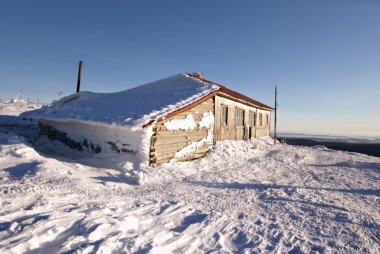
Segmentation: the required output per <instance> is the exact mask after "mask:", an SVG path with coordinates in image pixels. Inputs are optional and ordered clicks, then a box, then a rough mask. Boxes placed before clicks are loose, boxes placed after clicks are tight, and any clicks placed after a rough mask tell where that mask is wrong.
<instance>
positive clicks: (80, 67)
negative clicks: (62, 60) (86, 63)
mask: <svg viewBox="0 0 380 254" xmlns="http://www.w3.org/2000/svg"><path fill="white" fill-rule="evenodd" d="M81 77H82V61H79V70H78V82H77V93H79V91H80V79H81Z"/></svg>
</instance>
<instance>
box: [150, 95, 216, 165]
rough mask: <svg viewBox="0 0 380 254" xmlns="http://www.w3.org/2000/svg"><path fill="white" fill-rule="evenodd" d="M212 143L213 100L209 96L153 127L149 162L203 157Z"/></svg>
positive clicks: (155, 162)
mask: <svg viewBox="0 0 380 254" xmlns="http://www.w3.org/2000/svg"><path fill="white" fill-rule="evenodd" d="M213 142H214V101H213V98H210V99H208V100H206V101H204V102H202V103H200V104H198V105H196V106H194V107H192V108H190V109H188V110H186V111H184V112H181V113H178V114H177V115H175V116H173V117H170V118H168V119H166V120H165V121H162V122H159V123H156V124H155V126H154V127H153V136H152V146H151V152H150V161H151V163H152V164H157V163H162V162H168V161H171V160H175V161H185V160H191V159H196V158H199V157H202V156H204V155H205V154H206V152H207V151H208V150H209V149H210V148H211V147H212V145H213Z"/></svg>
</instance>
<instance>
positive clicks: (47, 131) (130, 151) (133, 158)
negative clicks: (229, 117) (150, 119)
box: [39, 120, 152, 164]
mask: <svg viewBox="0 0 380 254" xmlns="http://www.w3.org/2000/svg"><path fill="white" fill-rule="evenodd" d="M39 128H40V134H42V135H46V136H48V137H49V138H51V139H56V140H59V141H62V142H64V143H66V144H67V145H69V146H71V147H73V148H76V149H78V150H81V151H88V152H93V153H100V152H101V153H108V152H113V153H120V154H121V156H124V157H125V159H126V161H130V162H133V163H138V164H140V163H144V164H145V163H148V158H149V147H150V139H151V135H152V134H151V127H148V128H145V129H139V130H132V129H131V128H128V127H120V126H117V125H109V126H107V125H99V124H98V125H96V124H89V123H82V122H75V121H65V122H59V121H52V120H39Z"/></svg>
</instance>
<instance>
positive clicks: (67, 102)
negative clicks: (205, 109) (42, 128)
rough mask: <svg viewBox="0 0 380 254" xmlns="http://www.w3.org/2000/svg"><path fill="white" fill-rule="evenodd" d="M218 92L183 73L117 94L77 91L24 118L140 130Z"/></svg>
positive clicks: (212, 86)
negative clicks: (112, 125)
mask: <svg viewBox="0 0 380 254" xmlns="http://www.w3.org/2000/svg"><path fill="white" fill-rule="evenodd" d="M217 89H219V87H218V86H216V85H212V84H209V83H205V82H202V81H200V80H198V79H195V78H193V77H191V76H189V75H187V74H177V75H174V76H171V77H168V78H165V79H161V80H158V81H155V82H152V83H148V84H146V85H142V86H138V87H135V88H132V89H128V90H125V91H122V92H118V93H92V92H80V93H79V96H78V94H74V95H70V96H68V97H64V98H62V99H61V100H59V101H57V102H55V103H53V104H52V105H49V106H46V107H43V108H42V109H40V110H37V111H34V112H28V113H26V114H25V115H28V116H33V117H35V118H44V119H54V120H60V121H69V120H73V119H74V120H78V121H86V122H96V123H102V124H107V125H108V124H117V125H120V126H130V127H137V128H141V126H142V125H144V124H146V123H148V122H149V121H151V120H156V119H157V118H159V117H162V116H165V115H166V114H168V113H170V112H172V111H175V110H177V109H179V108H182V107H184V106H186V105H189V104H190V103H192V102H194V101H196V100H198V99H200V98H202V97H203V96H205V95H207V94H209V93H211V92H213V91H215V90H217Z"/></svg>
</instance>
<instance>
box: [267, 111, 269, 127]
mask: <svg viewBox="0 0 380 254" xmlns="http://www.w3.org/2000/svg"><path fill="white" fill-rule="evenodd" d="M267 126H269V115H268V114H267Z"/></svg>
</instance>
